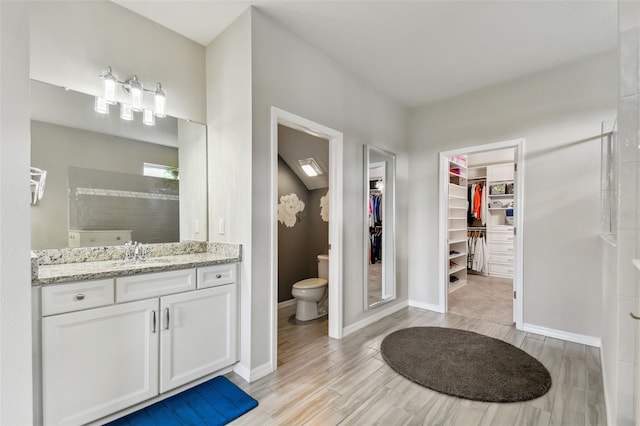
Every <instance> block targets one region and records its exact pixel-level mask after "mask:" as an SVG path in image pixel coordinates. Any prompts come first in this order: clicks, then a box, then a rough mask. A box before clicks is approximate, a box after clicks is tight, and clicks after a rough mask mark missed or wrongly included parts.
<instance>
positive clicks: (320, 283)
mask: <svg viewBox="0 0 640 426" xmlns="http://www.w3.org/2000/svg"><path fill="white" fill-rule="evenodd" d="M328 283H329V282H328V281H327V280H325V279H324V278H307V279H306V280H302V281H298V282H297V283H295V284H294V285H293V288H299V289H309V288H318V287H324V286H326V285H327V284H328Z"/></svg>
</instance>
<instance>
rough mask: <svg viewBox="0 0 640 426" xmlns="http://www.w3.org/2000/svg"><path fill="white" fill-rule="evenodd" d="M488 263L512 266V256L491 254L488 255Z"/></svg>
mask: <svg viewBox="0 0 640 426" xmlns="http://www.w3.org/2000/svg"><path fill="white" fill-rule="evenodd" d="M489 262H497V263H506V264H509V265H513V254H502V253H491V254H490V255H489Z"/></svg>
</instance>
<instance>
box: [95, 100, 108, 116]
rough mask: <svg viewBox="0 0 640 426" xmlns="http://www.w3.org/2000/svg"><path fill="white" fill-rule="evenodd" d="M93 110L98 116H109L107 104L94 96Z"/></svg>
mask: <svg viewBox="0 0 640 426" xmlns="http://www.w3.org/2000/svg"><path fill="white" fill-rule="evenodd" d="M94 109H95V110H96V112H97V113H99V114H109V104H108V103H107V101H106V100H105V99H104V98H101V97H100V96H96V103H95V106H94Z"/></svg>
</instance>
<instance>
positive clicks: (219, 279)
mask: <svg viewBox="0 0 640 426" xmlns="http://www.w3.org/2000/svg"><path fill="white" fill-rule="evenodd" d="M237 270H238V267H237V265H236V264H235V263H232V264H225V265H214V266H207V267H204V268H198V288H209V287H216V286H219V285H224V284H232V283H235V282H236V275H237Z"/></svg>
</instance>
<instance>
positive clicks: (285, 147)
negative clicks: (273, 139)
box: [278, 124, 329, 190]
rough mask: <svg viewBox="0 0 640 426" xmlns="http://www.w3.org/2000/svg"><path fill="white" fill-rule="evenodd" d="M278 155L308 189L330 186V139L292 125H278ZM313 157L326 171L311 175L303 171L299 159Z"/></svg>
mask: <svg viewBox="0 0 640 426" xmlns="http://www.w3.org/2000/svg"><path fill="white" fill-rule="evenodd" d="M278 155H280V157H281V158H282V159H283V160H284V162H285V163H286V164H287V166H289V168H290V169H291V170H292V171H293V173H295V174H296V176H298V179H300V181H301V182H302V183H303V184H304V186H306V187H307V189H308V190H313V189H322V188H328V187H329V141H328V140H327V139H323V138H319V137H317V136H313V135H310V134H308V133H304V132H301V131H299V130H296V129H292V128H291V127H287V126H283V125H280V124H279V125H278ZM306 158H313V159H314V160H315V161H316V163H318V165H319V166H320V168H321V169H322V171H323V172H324V173H323V174H322V175H319V176H314V177H310V176H307V174H306V173H304V172H303V171H302V168H301V167H300V164H299V163H298V160H304V159H306Z"/></svg>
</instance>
